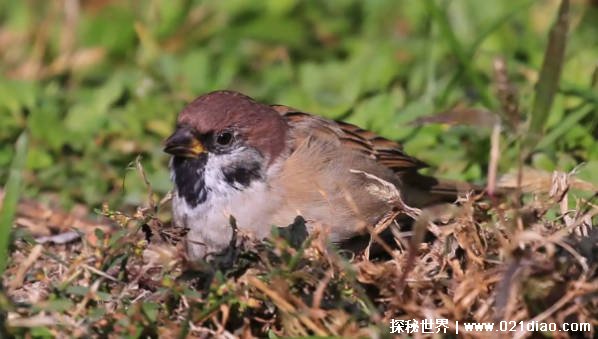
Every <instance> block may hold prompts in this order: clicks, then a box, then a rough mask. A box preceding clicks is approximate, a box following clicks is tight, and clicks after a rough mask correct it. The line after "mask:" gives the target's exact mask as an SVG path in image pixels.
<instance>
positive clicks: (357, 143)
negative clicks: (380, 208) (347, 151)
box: [272, 105, 428, 173]
mask: <svg viewBox="0 0 598 339" xmlns="http://www.w3.org/2000/svg"><path fill="white" fill-rule="evenodd" d="M272 108H274V109H275V110H276V111H277V112H279V113H280V114H282V115H283V116H284V117H285V118H286V119H287V121H289V122H292V123H294V124H307V125H309V127H310V133H315V134H320V136H321V137H324V138H326V137H328V138H330V137H334V138H338V139H339V141H340V142H341V143H342V145H343V146H345V147H347V148H351V149H353V150H356V151H359V152H362V153H363V154H364V155H366V156H368V157H371V158H372V159H375V160H376V161H377V162H378V163H380V164H382V165H384V166H386V167H388V168H390V169H391V170H393V171H394V172H397V173H399V172H405V171H417V170H418V169H420V168H423V167H427V166H428V165H427V164H426V163H425V162H423V161H420V160H418V159H416V158H414V157H412V156H409V155H408V154H407V153H405V152H404V151H403V148H402V147H401V145H400V144H398V143H396V142H394V141H391V140H388V139H385V138H383V137H381V136H378V135H376V134H375V133H373V132H370V131H367V130H364V129H362V128H359V127H357V126H355V125H352V124H348V123H346V122H339V121H332V120H328V119H324V118H320V117H317V116H314V115H311V114H308V113H304V112H300V111H297V110H295V109H293V108H291V107H288V106H283V105H273V106H272Z"/></svg>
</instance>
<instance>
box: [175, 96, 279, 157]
mask: <svg viewBox="0 0 598 339" xmlns="http://www.w3.org/2000/svg"><path fill="white" fill-rule="evenodd" d="M286 130H287V125H286V123H285V121H284V120H283V119H282V117H281V116H280V114H278V113H277V112H276V111H275V110H274V109H272V108H271V107H270V106H268V105H264V104H261V103H258V102H256V101H254V100H253V99H252V98H250V97H248V96H245V95H243V94H241V93H238V92H233V91H216V92H212V93H208V94H205V95H202V96H200V97H198V98H197V99H195V100H194V101H193V102H191V103H190V104H189V105H187V107H185V108H184V109H183V110H182V111H181V112H180V113H179V117H178V120H177V127H176V130H175V132H174V133H173V134H172V135H171V136H170V137H169V138H168V139H167V140H166V145H165V148H164V151H165V152H167V153H170V154H172V155H174V156H175V157H185V158H198V157H200V156H201V155H202V154H204V153H213V154H223V153H230V152H231V151H234V150H235V149H238V148H242V147H251V148H254V149H255V150H257V151H258V152H259V153H260V154H261V155H262V156H263V157H265V158H267V159H268V160H272V159H273V158H275V157H276V156H278V155H279V154H280V152H282V150H283V149H284V146H285V142H284V140H285V135H286Z"/></svg>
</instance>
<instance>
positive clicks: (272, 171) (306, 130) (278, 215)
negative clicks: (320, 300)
mask: <svg viewBox="0 0 598 339" xmlns="http://www.w3.org/2000/svg"><path fill="white" fill-rule="evenodd" d="M164 151H165V152H166V153H169V154H170V155H171V159H170V165H169V167H170V173H171V180H172V181H173V183H174V189H173V198H172V210H173V222H174V224H175V225H177V226H182V227H185V228H187V229H188V233H187V235H186V245H187V252H188V257H189V258H190V259H191V260H199V259H206V258H207V257H208V256H209V255H212V254H215V253H218V252H221V251H223V250H225V249H227V247H229V246H230V244H231V239H232V237H233V232H234V230H233V227H231V216H232V217H234V220H235V221H236V227H237V229H238V230H239V231H242V232H244V233H246V234H250V235H251V236H253V237H255V238H257V239H263V238H266V237H268V235H269V234H270V231H271V227H272V226H274V225H276V226H284V225H289V224H290V223H291V222H293V220H294V219H295V217H297V216H301V217H303V219H304V220H305V221H306V226H307V229H308V231H309V232H313V231H314V230H315V229H320V230H323V232H325V233H326V234H327V236H328V238H329V240H330V241H332V242H336V243H340V242H343V241H345V240H348V239H351V238H352V237H356V236H363V235H364V234H365V233H367V232H368V231H367V230H368V225H369V226H372V225H375V224H376V223H377V222H378V221H379V220H380V219H381V218H382V217H383V216H385V215H387V214H388V213H389V211H391V210H392V208H393V206H392V205H391V204H389V202H388V200H387V199H383V198H381V197H380V196H379V195H377V194H372V189H371V188H372V185H377V184H379V182H386V183H390V184H392V185H393V186H395V187H396V188H397V190H398V192H400V195H401V198H402V201H403V202H404V203H405V204H406V205H407V206H410V207H415V208H423V207H426V206H431V205H434V204H439V203H442V202H449V203H450V202H454V201H455V200H456V199H457V197H458V195H459V194H460V193H462V192H463V190H464V189H463V188H462V187H460V185H459V184H457V183H455V182H450V181H441V180H438V179H436V178H433V177H429V176H425V175H422V174H419V173H418V172H417V171H418V170H419V169H421V168H424V167H426V166H427V165H426V163H424V162H423V161H420V160H418V159H416V158H414V157H411V156H409V155H408V154H406V153H405V152H404V151H403V149H402V147H401V146H400V145H399V144H398V143H396V142H394V141H391V140H388V139H385V138H382V137H380V136H378V135H376V134H375V133H373V132H370V131H367V130H364V129H361V128H359V127H357V126H355V125H351V124H348V123H344V122H338V121H333V120H329V119H325V118H323V117H319V116H316V115H312V114H309V113H306V112H302V111H299V110H296V109H293V108H291V107H288V106H283V105H268V104H263V103H260V102H257V101H256V100H254V99H252V98H250V97H248V96H246V95H244V94H241V93H238V92H234V91H224V90H222V91H215V92H211V93H208V94H205V95H202V96H200V97H198V98H196V99H195V100H193V101H192V102H191V103H190V104H188V105H187V106H186V107H185V108H184V109H183V110H182V111H181V112H180V113H179V114H178V119H177V123H176V129H175V131H174V133H173V134H172V135H171V136H170V137H169V138H168V139H167V140H166V141H165V147H164ZM363 173H367V174H368V175H363ZM372 178H376V180H374V179H372ZM380 189H383V187H381V188H380Z"/></svg>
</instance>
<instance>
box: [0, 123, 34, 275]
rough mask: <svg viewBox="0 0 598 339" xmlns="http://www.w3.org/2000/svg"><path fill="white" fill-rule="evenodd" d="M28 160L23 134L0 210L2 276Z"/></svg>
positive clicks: (25, 137) (18, 140)
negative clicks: (24, 168)
mask: <svg viewBox="0 0 598 339" xmlns="http://www.w3.org/2000/svg"><path fill="white" fill-rule="evenodd" d="M26 159H27V134H26V133H25V132H23V133H22V134H21V135H20V136H19V138H18V139H17V142H16V150H15V156H14V158H13V161H12V165H11V167H10V173H9V176H8V181H7V182H6V187H5V195H4V202H3V203H2V209H1V210H0V275H1V274H3V273H4V270H5V268H6V262H7V260H8V246H9V241H10V233H11V229H12V223H13V220H14V217H15V214H16V210H17V203H18V201H19V196H20V195H21V186H22V185H21V182H22V180H23V173H22V171H23V167H24V166H25V160H26Z"/></svg>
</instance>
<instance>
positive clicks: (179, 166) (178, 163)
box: [172, 154, 208, 207]
mask: <svg viewBox="0 0 598 339" xmlns="http://www.w3.org/2000/svg"><path fill="white" fill-rule="evenodd" d="M207 161H208V157H207V155H205V154H204V155H202V156H200V157H199V158H181V157H174V158H173V159H172V169H173V171H174V184H175V185H176V189H177V194H178V195H179V197H183V198H184V199H185V201H187V204H189V205H190V206H191V207H195V206H197V205H199V204H201V203H203V202H204V201H206V199H207V197H208V190H207V188H206V183H205V178H204V171H205V166H206V162H207Z"/></svg>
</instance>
